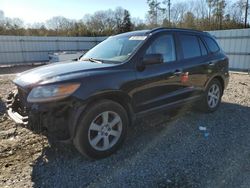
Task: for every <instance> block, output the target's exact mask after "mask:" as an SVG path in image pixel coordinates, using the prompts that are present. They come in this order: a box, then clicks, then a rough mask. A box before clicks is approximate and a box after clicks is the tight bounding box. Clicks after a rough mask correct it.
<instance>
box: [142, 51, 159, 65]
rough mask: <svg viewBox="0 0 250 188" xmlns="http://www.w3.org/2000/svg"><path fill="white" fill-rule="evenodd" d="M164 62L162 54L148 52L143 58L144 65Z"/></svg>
mask: <svg viewBox="0 0 250 188" xmlns="http://www.w3.org/2000/svg"><path fill="white" fill-rule="evenodd" d="M161 63H163V55H162V54H147V55H145V56H144V58H143V64H144V65H154V64H161Z"/></svg>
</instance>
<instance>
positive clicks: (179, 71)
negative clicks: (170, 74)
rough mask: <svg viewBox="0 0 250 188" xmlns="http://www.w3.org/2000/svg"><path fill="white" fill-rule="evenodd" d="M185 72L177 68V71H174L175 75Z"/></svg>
mask: <svg viewBox="0 0 250 188" xmlns="http://www.w3.org/2000/svg"><path fill="white" fill-rule="evenodd" d="M182 73H183V72H182V71H181V70H178V69H177V70H175V72H174V75H176V76H179V75H181V74H182Z"/></svg>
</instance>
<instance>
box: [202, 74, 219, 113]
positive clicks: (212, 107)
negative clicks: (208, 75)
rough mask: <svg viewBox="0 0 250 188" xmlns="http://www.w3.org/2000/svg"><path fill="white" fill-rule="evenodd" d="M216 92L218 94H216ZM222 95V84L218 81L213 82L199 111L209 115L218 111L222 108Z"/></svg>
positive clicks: (208, 87)
mask: <svg viewBox="0 0 250 188" xmlns="http://www.w3.org/2000/svg"><path fill="white" fill-rule="evenodd" d="M213 91H214V93H213ZM216 91H217V93H218V94H216ZM212 94H213V95H212ZM222 94H223V89H222V86H221V82H220V81H219V80H218V79H213V80H211V81H210V83H209V84H208V86H207V89H206V91H205V93H204V96H203V98H202V99H201V101H200V102H201V104H200V106H199V107H200V108H199V109H200V110H202V111H203V112H207V113H210V112H214V111H216V110H217V109H218V108H219V106H220V103H221V97H222ZM216 97H217V98H216ZM213 101H214V102H213Z"/></svg>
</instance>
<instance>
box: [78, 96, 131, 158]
mask: <svg viewBox="0 0 250 188" xmlns="http://www.w3.org/2000/svg"><path fill="white" fill-rule="evenodd" d="M128 122H129V121H128V116H127V112H126V110H125V109H124V108H123V107H122V106H121V105H120V104H118V103H116V102H113V101H110V100H102V101H99V102H97V103H95V104H93V105H91V107H89V108H87V109H86V111H85V113H84V114H83V116H82V117H81V118H80V120H79V121H78V126H77V132H76V135H75V138H74V145H75V147H76V148H77V150H78V151H79V152H80V153H81V154H83V155H85V156H87V157H89V158H104V157H107V156H109V155H111V154H112V153H114V152H115V151H116V150H117V149H118V148H119V147H120V145H121V144H122V142H123V140H124V138H125V135H126V130H127V126H128Z"/></svg>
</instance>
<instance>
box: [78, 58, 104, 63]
mask: <svg viewBox="0 0 250 188" xmlns="http://www.w3.org/2000/svg"><path fill="white" fill-rule="evenodd" d="M81 61H90V62H94V63H99V64H102V62H101V61H100V60H99V59H94V58H86V59H81Z"/></svg>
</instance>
